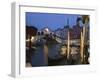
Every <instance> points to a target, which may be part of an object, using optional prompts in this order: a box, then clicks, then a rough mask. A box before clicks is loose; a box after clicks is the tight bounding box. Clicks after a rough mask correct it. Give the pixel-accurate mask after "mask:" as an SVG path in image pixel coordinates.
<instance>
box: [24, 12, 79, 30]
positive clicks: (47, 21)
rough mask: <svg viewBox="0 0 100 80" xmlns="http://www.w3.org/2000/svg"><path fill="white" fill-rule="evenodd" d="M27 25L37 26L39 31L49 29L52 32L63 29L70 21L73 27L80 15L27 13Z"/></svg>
mask: <svg viewBox="0 0 100 80" xmlns="http://www.w3.org/2000/svg"><path fill="white" fill-rule="evenodd" d="M25 16H26V25H28V26H35V27H37V28H38V30H40V29H42V28H44V27H49V28H50V29H51V30H55V29H57V28H63V27H64V26H65V25H67V20H69V26H70V27H72V26H73V25H75V24H76V19H77V17H80V15H76V14H58V13H57V14H55V13H33V12H26V15H25Z"/></svg>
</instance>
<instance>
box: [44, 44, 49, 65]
mask: <svg viewBox="0 0 100 80" xmlns="http://www.w3.org/2000/svg"><path fill="white" fill-rule="evenodd" d="M44 57H45V62H46V64H47V65H48V47H47V45H46V44H44Z"/></svg>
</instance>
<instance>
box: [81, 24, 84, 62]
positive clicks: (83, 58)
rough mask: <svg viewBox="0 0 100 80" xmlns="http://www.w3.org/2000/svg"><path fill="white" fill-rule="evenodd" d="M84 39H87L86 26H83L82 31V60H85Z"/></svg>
mask: <svg viewBox="0 0 100 80" xmlns="http://www.w3.org/2000/svg"><path fill="white" fill-rule="evenodd" d="M84 39H85V26H84V27H83V32H81V46H80V47H81V50H80V53H81V62H82V63H83V62H84Z"/></svg>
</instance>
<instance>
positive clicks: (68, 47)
mask: <svg viewBox="0 0 100 80" xmlns="http://www.w3.org/2000/svg"><path fill="white" fill-rule="evenodd" d="M67 34H68V39H67V58H68V59H69V55H70V54H69V53H70V35H69V31H68V33H67Z"/></svg>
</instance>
